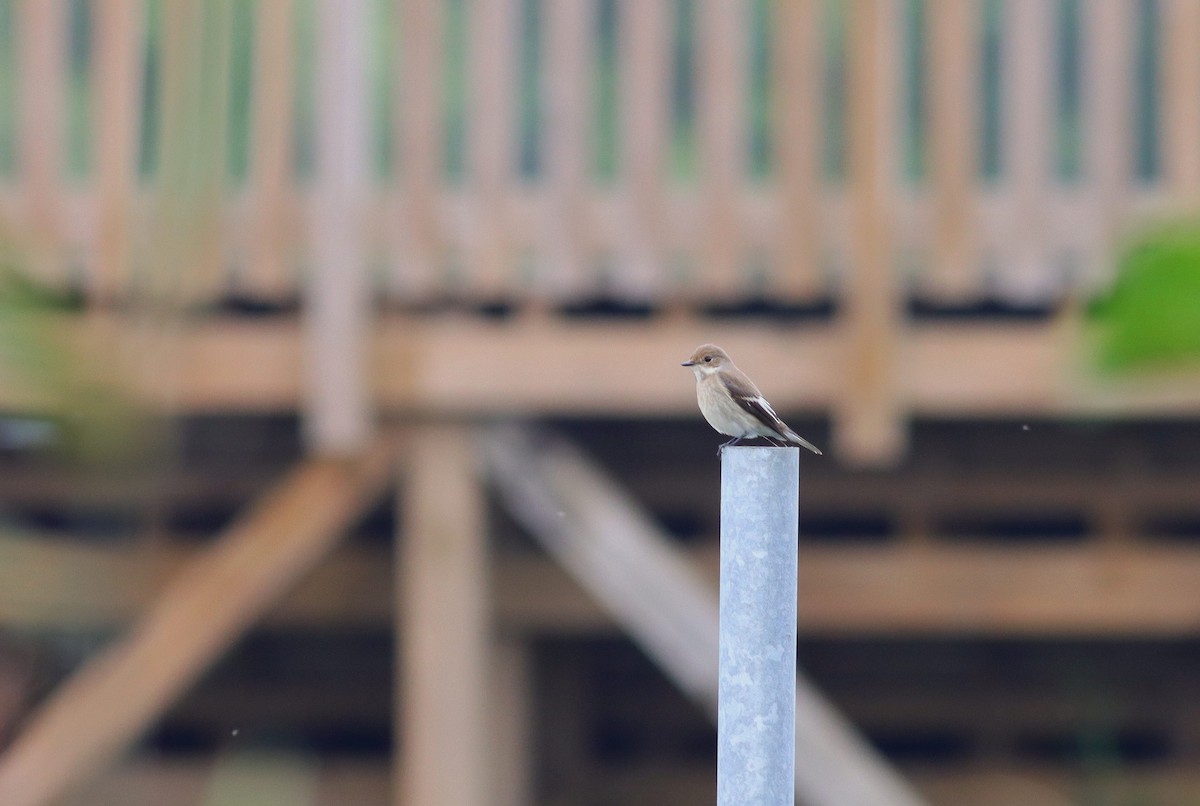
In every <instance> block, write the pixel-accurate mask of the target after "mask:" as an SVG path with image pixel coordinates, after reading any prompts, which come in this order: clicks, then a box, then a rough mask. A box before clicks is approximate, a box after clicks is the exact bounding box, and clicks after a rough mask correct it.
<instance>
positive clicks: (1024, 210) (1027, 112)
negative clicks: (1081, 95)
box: [998, 0, 1054, 302]
mask: <svg viewBox="0 0 1200 806" xmlns="http://www.w3.org/2000/svg"><path fill="white" fill-rule="evenodd" d="M1004 12H1005V14H1006V19H1005V23H1006V25H1005V29H1004V49H1005V50H1004V52H1005V57H1006V58H1005V59H1004V82H1005V85H1006V90H1007V91H1006V94H1005V100H1004V117H1003V119H1004V121H1006V125H1005V128H1004V157H1003V158H1004V170H1005V171H1006V172H1007V173H1008V179H1009V182H1008V184H1009V187H1010V188H1011V191H1012V192H1011V196H1010V198H1009V201H1010V203H1011V205H1012V206H1011V208H1010V209H1009V222H1010V224H1009V226H1010V229H1009V236H1008V238H1007V239H1006V246H1005V250H1004V251H1005V254H1004V255H1003V258H1002V271H1001V274H1000V277H999V278H998V282H999V289H998V290H999V291H1000V293H1001V294H1003V295H1004V296H1007V297H1010V298H1013V299H1015V300H1018V301H1033V302H1037V301H1041V300H1043V299H1044V298H1045V297H1046V296H1047V294H1049V293H1051V292H1052V291H1053V290H1054V286H1053V282H1054V277H1053V273H1052V272H1053V268H1054V267H1053V264H1052V261H1051V252H1050V248H1049V247H1050V242H1049V241H1050V234H1051V232H1052V231H1053V229H1052V227H1051V224H1050V222H1049V221H1048V219H1047V210H1048V205H1047V200H1048V198H1049V191H1050V186H1051V177H1052V161H1051V155H1052V153H1053V140H1052V133H1053V125H1054V117H1053V114H1052V107H1051V104H1052V98H1053V95H1052V90H1053V83H1052V82H1051V80H1050V76H1052V75H1053V74H1054V72H1053V71H1054V59H1053V50H1052V48H1053V45H1054V6H1053V4H1051V3H1046V2H1045V1H1044V0H1012V2H1010V3H1008V4H1007V5H1006V6H1005V8H1004Z"/></svg>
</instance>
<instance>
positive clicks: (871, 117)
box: [836, 0, 904, 463]
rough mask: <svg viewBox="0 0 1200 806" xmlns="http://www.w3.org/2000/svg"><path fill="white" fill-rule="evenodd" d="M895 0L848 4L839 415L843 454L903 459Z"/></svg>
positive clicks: (871, 459)
mask: <svg viewBox="0 0 1200 806" xmlns="http://www.w3.org/2000/svg"><path fill="white" fill-rule="evenodd" d="M897 5H898V4H897V3H896V2H895V0H878V1H877V2H870V3H855V4H852V5H851V6H849V9H850V10H849V12H848V13H849V15H850V32H849V37H850V39H849V44H848V48H849V68H848V69H849V77H850V89H849V97H848V106H847V110H848V111H847V132H848V138H849V143H848V146H847V148H848V160H849V165H848V173H849V180H850V205H851V216H852V226H853V228H854V238H853V239H852V245H851V251H850V259H851V263H852V265H851V271H850V281H849V288H847V289H846V292H847V293H846V294H845V300H846V312H845V314H844V317H843V318H844V320H845V327H846V333H845V345H846V351H847V356H846V362H845V366H846V377H845V387H844V389H843V391H842V399H841V400H840V401H839V403H838V410H837V413H836V415H837V433H836V436H837V442H838V448H839V450H840V451H841V454H842V456H844V457H845V458H846V459H848V460H850V461H854V462H860V463H884V462H888V461H891V460H894V459H895V458H896V457H897V456H898V455H899V454H900V452H901V451H902V450H903V449H904V431H903V422H902V419H901V418H902V416H903V415H902V412H901V411H900V410H899V406H898V403H899V400H898V383H899V378H898V377H897V365H898V361H897V356H898V355H899V350H898V349H897V348H898V345H897V343H896V342H897V340H898V339H899V338H902V336H903V332H904V325H903V320H902V312H901V307H900V306H901V299H900V292H901V288H900V281H899V278H898V277H897V272H896V266H895V249H894V241H895V238H894V233H893V225H894V222H893V192H894V190H895V178H896V177H895V165H896V154H895V151H896V146H895V143H894V142H893V141H894V140H895V137H894V132H895V131H896V126H895V122H896V119H897V104H898V101H897V100H896V99H897V98H898V97H899V93H898V92H896V91H895V90H894V86H895V81H896V79H895V76H896V74H897V73H898V72H899V67H900V58H899V52H898V47H899V39H900V35H899V33H898V31H899V30H900V28H901V26H900V24H899V17H898V13H897Z"/></svg>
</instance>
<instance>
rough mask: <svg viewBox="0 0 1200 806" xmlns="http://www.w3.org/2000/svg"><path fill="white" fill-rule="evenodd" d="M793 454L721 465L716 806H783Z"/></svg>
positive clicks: (789, 691)
mask: <svg viewBox="0 0 1200 806" xmlns="http://www.w3.org/2000/svg"><path fill="white" fill-rule="evenodd" d="M799 500H800V450H799V449H798V448H751V447H733V448H726V449H725V451H724V454H723V457H722V463H721V628H720V633H721V634H720V681H719V691H718V702H717V806H750V804H753V806H781V805H782V804H786V805H787V806H792V804H794V803H795V787H796V783H795V763H796V751H795V747H796V538H797V530H798V528H799V517H800V506H799Z"/></svg>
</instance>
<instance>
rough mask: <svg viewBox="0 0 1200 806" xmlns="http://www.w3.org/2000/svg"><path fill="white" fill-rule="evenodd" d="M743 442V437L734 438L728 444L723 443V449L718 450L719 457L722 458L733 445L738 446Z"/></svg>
mask: <svg viewBox="0 0 1200 806" xmlns="http://www.w3.org/2000/svg"><path fill="white" fill-rule="evenodd" d="M741 441H742V438H741V437H734V438H733V439H731V440H729V441H728V442H723V443H721V447H719V448H717V456H718V457H720V456H721V454H722V453H724V451H725V449H726V448H728V447H729V446H731V445H736V444H738V443H739V442H741Z"/></svg>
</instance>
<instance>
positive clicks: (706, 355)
mask: <svg viewBox="0 0 1200 806" xmlns="http://www.w3.org/2000/svg"><path fill="white" fill-rule="evenodd" d="M732 363H733V362H732V361H730V360H729V356H728V355H727V354H726V352H725V351H724V350H722V349H721V348H720V347H718V346H717V345H715V344H701V345H700V346H699V347H697V348H696V351H695V352H694V353H692V357H691V358H689V359H688V360H687V361H684V362H683V364H682V366H685V367H691V368H692V372H694V373H696V377H697V378H702V377H704V376H705V375H711V374H712V373H714V372H716V371H717V370H719V369H720V368H721V367H722V366H725V365H727V364H732Z"/></svg>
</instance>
